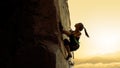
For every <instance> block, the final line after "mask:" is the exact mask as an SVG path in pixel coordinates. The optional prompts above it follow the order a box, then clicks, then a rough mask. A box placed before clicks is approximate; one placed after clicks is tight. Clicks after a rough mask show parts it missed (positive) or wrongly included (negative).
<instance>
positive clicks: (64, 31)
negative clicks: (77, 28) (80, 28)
mask: <svg viewBox="0 0 120 68" xmlns="http://www.w3.org/2000/svg"><path fill="white" fill-rule="evenodd" d="M62 33H63V34H66V35H67V36H70V35H71V33H70V32H69V31H66V30H63V31H62Z"/></svg>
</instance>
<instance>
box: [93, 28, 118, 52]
mask: <svg viewBox="0 0 120 68" xmlns="http://www.w3.org/2000/svg"><path fill="white" fill-rule="evenodd" d="M118 37H119V35H117V33H115V32H112V31H109V30H102V31H101V32H100V31H99V34H98V35H97V36H95V37H94V41H93V42H94V43H95V48H96V49H97V50H96V53H97V54H106V53H112V52H115V51H117V49H118V44H117V43H119V38H118Z"/></svg>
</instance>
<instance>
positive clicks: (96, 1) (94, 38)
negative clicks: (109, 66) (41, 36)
mask: <svg viewBox="0 0 120 68" xmlns="http://www.w3.org/2000/svg"><path fill="white" fill-rule="evenodd" d="M68 4H69V11H70V18H71V24H72V25H71V27H72V29H74V24H75V23H78V22H82V23H83V24H84V26H85V27H86V29H87V31H88V33H89V35H90V38H87V37H86V36H85V34H84V31H82V36H81V39H80V46H81V47H80V48H79V49H78V50H77V51H75V52H74V53H75V58H76V59H82V60H84V59H85V60H86V59H88V58H91V57H92V58H93V57H102V59H105V58H108V59H109V58H110V59H111V58H113V59H112V60H111V62H112V61H113V62H114V61H115V62H116V60H117V62H119V61H120V58H119V57H120V0H68ZM95 61H96V59H95ZM101 61H105V60H101ZM109 61H110V60H109ZM91 62H92V61H91ZM96 62H97V61H96ZM107 62H108V61H107ZM86 63H87V62H86Z"/></svg>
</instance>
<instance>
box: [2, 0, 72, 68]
mask: <svg viewBox="0 0 120 68" xmlns="http://www.w3.org/2000/svg"><path fill="white" fill-rule="evenodd" d="M0 14H1V18H2V19H1V21H0V22H1V23H0V40H1V43H0V52H1V58H0V62H1V63H2V65H1V67H0V68H12V67H15V68H68V67H69V64H68V62H67V61H66V60H65V58H66V56H67V52H66V49H65V47H64V45H63V39H64V38H67V37H65V36H64V37H63V36H62V33H61V32H60V30H61V27H60V25H62V27H63V29H65V30H69V29H70V17H69V10H68V4H67V0H2V2H1V13H0Z"/></svg>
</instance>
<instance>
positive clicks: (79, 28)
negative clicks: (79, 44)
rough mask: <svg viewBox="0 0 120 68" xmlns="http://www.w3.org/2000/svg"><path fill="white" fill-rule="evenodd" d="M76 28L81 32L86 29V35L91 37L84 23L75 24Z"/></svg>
mask: <svg viewBox="0 0 120 68" xmlns="http://www.w3.org/2000/svg"><path fill="white" fill-rule="evenodd" d="M75 28H76V30H79V31H82V30H83V29H84V31H85V35H86V36H87V37H89V35H88V33H87V30H86V28H85V27H84V25H83V24H82V23H77V24H75Z"/></svg>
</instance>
